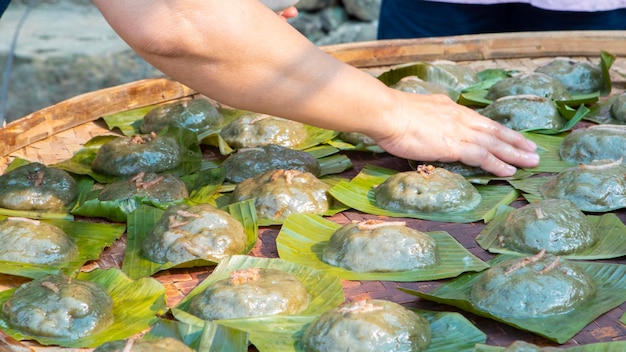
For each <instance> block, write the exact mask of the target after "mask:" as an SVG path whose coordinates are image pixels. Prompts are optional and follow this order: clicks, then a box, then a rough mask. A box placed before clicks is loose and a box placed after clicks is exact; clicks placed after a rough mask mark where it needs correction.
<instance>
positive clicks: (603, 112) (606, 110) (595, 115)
mask: <svg viewBox="0 0 626 352" xmlns="http://www.w3.org/2000/svg"><path fill="white" fill-rule="evenodd" d="M618 96H619V95H613V96H611V97H608V98H606V99H605V100H603V101H601V102H599V103H597V104H594V105H592V106H591V108H590V111H589V113H588V114H587V115H586V116H585V120H587V121H591V122H595V123H598V124H612V125H624V124H626V121H623V120H618V119H615V118H613V116H612V115H611V105H612V104H613V103H614V102H615V100H617V97H618Z"/></svg>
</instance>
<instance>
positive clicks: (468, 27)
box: [378, 0, 626, 39]
mask: <svg viewBox="0 0 626 352" xmlns="http://www.w3.org/2000/svg"><path fill="white" fill-rule="evenodd" d="M378 26H379V27H378V38H379V39H395V38H419V37H441V36H453V35H463V34H479V33H501V32H524V31H565V30H625V29H626V9H618V10H613V11H599V12H569V11H550V10H544V9H540V8H536V7H533V6H531V5H529V4H522V3H508V4H495V5H471V4H450V3H442V2H433V1H423V0H382V5H381V11H380V21H379V24H378Z"/></svg>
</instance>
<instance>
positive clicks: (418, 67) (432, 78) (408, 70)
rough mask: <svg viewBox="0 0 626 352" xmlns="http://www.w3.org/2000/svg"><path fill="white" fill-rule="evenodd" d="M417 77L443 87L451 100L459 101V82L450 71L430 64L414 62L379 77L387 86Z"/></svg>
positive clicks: (397, 67)
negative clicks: (406, 78)
mask: <svg viewBox="0 0 626 352" xmlns="http://www.w3.org/2000/svg"><path fill="white" fill-rule="evenodd" d="M408 76H417V77H418V78H419V79H421V80H423V81H427V82H432V83H436V84H438V85H440V86H441V87H443V88H444V89H445V90H446V91H447V92H448V96H449V97H450V99H452V100H454V101H457V100H458V99H459V95H460V91H461V89H460V88H459V80H458V79H457V78H456V77H455V76H454V75H453V74H451V73H449V72H448V71H446V70H444V69H442V68H440V67H438V66H436V65H433V64H431V63H428V62H413V63H408V64H405V65H400V66H396V67H394V68H392V69H391V70H389V71H387V72H383V73H382V74H381V75H379V76H378V80H380V81H381V82H383V83H384V84H385V85H387V86H392V85H394V84H396V83H398V82H399V81H400V80H401V79H402V78H404V77H408Z"/></svg>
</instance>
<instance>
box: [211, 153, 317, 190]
mask: <svg viewBox="0 0 626 352" xmlns="http://www.w3.org/2000/svg"><path fill="white" fill-rule="evenodd" d="M222 166H223V167H224V169H225V170H226V179H227V180H228V181H230V182H233V183H239V182H242V181H243V180H245V179H248V178H251V177H254V176H258V175H261V174H263V173H265V172H267V171H271V170H297V171H301V172H310V173H312V174H313V175H316V176H317V175H319V174H320V164H319V162H318V161H317V159H315V158H314V157H313V155H311V154H310V153H307V152H305V151H301V150H295V149H291V148H287V147H283V146H280V145H276V144H268V145H264V146H260V147H254V148H243V149H239V150H237V152H236V153H233V154H231V155H230V156H228V158H226V160H224V163H223V164H222Z"/></svg>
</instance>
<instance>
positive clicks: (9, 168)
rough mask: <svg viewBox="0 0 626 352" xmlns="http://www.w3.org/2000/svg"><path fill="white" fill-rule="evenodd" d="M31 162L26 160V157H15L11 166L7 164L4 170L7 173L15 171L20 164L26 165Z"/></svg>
mask: <svg viewBox="0 0 626 352" xmlns="http://www.w3.org/2000/svg"><path fill="white" fill-rule="evenodd" d="M30 163H31V162H30V161H28V160H26V159H22V158H15V159H13V160H12V161H11V163H10V164H9V166H7V168H6V169H5V170H4V173H5V174H6V173H7V172H9V171H13V170H15V169H17V168H18V167H20V166H24V165H28V164H30Z"/></svg>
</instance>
